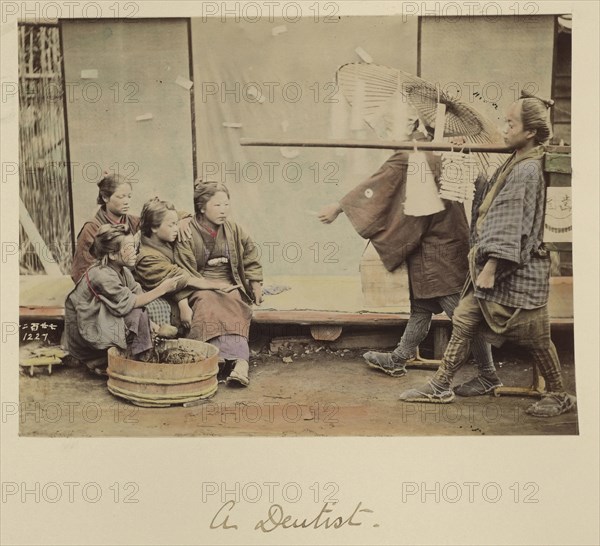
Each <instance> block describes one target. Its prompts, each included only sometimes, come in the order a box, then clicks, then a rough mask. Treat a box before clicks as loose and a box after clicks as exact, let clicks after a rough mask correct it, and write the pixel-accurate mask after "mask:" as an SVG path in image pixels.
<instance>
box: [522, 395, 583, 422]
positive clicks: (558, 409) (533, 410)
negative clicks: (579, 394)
mask: <svg viewBox="0 0 600 546" xmlns="http://www.w3.org/2000/svg"><path fill="white" fill-rule="evenodd" d="M576 402H577V399H576V398H575V397H574V396H572V395H570V394H567V393H566V392H549V393H547V394H546V395H544V397H543V398H542V399H541V400H540V401H539V402H536V403H535V404H533V405H531V406H529V407H528V408H527V409H526V410H525V413H527V414H529V415H533V416H534V417H556V416H557V415H562V414H563V413H567V412H568V411H571V410H572V409H573V408H574V407H575V404H576Z"/></svg>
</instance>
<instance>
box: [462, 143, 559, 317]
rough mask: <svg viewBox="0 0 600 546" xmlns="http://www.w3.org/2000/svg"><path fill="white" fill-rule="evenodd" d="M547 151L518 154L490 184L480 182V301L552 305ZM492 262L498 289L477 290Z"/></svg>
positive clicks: (476, 241) (474, 237) (473, 265)
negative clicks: (546, 230) (545, 169)
mask: <svg viewBox="0 0 600 546" xmlns="http://www.w3.org/2000/svg"><path fill="white" fill-rule="evenodd" d="M543 156H544V151H543V148H542V147H541V146H537V147H535V148H533V149H532V150H530V151H529V152H528V153H527V154H525V155H523V156H521V157H518V158H517V157H516V156H515V155H514V154H513V155H512V156H511V157H510V158H509V159H508V161H507V162H506V163H505V164H504V165H503V166H502V167H500V168H499V169H498V170H497V171H496V173H495V174H494V176H493V177H492V178H491V179H490V181H489V182H488V183H486V182H485V180H484V179H481V178H480V179H479V180H478V188H477V192H476V194H475V200H474V203H473V209H472V210H473V216H472V222H471V235H470V243H471V251H470V253H469V268H470V276H471V279H472V281H473V285H474V290H475V296H476V297H477V298H479V299H480V300H485V301H487V302H494V303H498V304H501V305H504V306H507V307H513V308H520V309H536V308H539V307H543V306H544V305H546V303H547V302H548V294H549V278H550V258H549V256H548V253H547V252H546V251H545V250H544V248H543V246H542V237H543V233H544V205H545V195H546V183H545V180H544V175H543V169H542V159H543ZM489 258H497V259H498V268H497V270H496V282H495V284H494V287H493V288H492V289H481V288H478V287H477V286H475V280H476V279H477V276H478V275H479V273H480V272H481V270H482V269H483V266H484V265H485V263H486V262H487V260H488V259H489Z"/></svg>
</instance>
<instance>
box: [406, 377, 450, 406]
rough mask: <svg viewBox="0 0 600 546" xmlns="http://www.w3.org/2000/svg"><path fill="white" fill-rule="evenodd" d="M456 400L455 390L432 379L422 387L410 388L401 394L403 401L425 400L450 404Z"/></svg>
mask: <svg viewBox="0 0 600 546" xmlns="http://www.w3.org/2000/svg"><path fill="white" fill-rule="evenodd" d="M452 400H454V392H452V390H451V389H450V388H444V387H442V385H439V384H438V383H436V382H435V381H433V380H431V381H429V382H427V383H425V385H422V386H421V387H417V388H415V389H408V390H407V391H404V392H403V393H402V394H401V395H400V401H401V402H425V403H427V404H448V403H449V402H452Z"/></svg>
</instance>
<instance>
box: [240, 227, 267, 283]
mask: <svg viewBox="0 0 600 546" xmlns="http://www.w3.org/2000/svg"><path fill="white" fill-rule="evenodd" d="M238 237H239V241H240V243H241V246H242V252H243V256H241V259H242V263H243V266H244V275H245V276H246V279H247V280H249V281H259V282H260V281H262V280H263V272H262V266H261V265H260V262H259V249H258V247H257V246H256V243H254V241H253V240H252V238H251V237H250V236H249V235H248V234H246V233H245V232H244V230H243V229H242V228H241V227H239V226H238Z"/></svg>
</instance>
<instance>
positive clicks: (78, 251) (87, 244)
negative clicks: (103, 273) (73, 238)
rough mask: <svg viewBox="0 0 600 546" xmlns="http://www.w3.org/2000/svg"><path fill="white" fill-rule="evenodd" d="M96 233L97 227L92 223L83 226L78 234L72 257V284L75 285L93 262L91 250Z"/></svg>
mask: <svg viewBox="0 0 600 546" xmlns="http://www.w3.org/2000/svg"><path fill="white" fill-rule="evenodd" d="M97 232H98V226H97V225H96V224H95V223H93V222H87V223H86V224H84V226H83V227H82V228H81V231H80V232H79V236H78V237H77V244H76V246H75V254H74V255H73V265H72V266H71V278H72V279H73V282H74V283H77V281H78V280H79V279H81V277H82V276H83V274H84V273H85V272H86V271H87V269H88V268H89V267H90V266H91V265H92V264H93V263H94V262H95V258H94V256H93V255H92V253H91V248H92V244H93V243H94V237H95V236H96V233H97Z"/></svg>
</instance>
